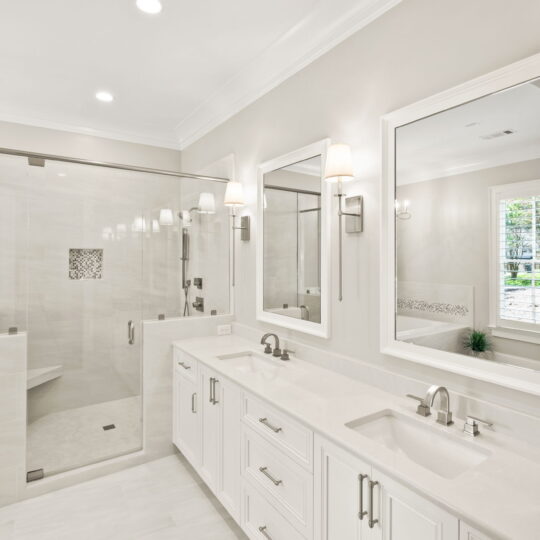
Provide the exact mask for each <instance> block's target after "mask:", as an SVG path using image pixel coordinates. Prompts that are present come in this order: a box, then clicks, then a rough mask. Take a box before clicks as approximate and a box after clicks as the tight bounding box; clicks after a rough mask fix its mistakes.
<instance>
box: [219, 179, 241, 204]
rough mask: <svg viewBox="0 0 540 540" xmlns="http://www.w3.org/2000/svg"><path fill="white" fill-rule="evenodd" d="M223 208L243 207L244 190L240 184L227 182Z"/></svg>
mask: <svg viewBox="0 0 540 540" xmlns="http://www.w3.org/2000/svg"><path fill="white" fill-rule="evenodd" d="M224 204H225V206H244V204H246V203H245V200H244V190H243V189H242V184H241V183H240V182H229V183H228V184H227V189H226V190H225V201H224Z"/></svg>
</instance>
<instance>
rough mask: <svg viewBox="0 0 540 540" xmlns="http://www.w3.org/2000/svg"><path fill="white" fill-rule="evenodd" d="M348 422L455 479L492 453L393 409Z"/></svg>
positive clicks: (396, 450) (393, 448) (438, 473)
mask: <svg viewBox="0 0 540 540" xmlns="http://www.w3.org/2000/svg"><path fill="white" fill-rule="evenodd" d="M428 421H429V420H426V421H425V422H428ZM345 425H346V426H347V427H348V428H350V429H352V430H354V431H356V432H357V433H360V434H361V435H363V436H364V437H367V438H368V439H371V440H373V441H376V442H378V443H380V444H382V445H384V446H385V447H386V448H388V449H389V450H392V451H393V452H395V453H396V454H400V455H403V456H406V457H407V458H408V459H410V460H411V461H413V462H414V463H416V464H418V465H420V466H422V467H424V468H425V469H428V470H430V471H431V472H433V473H435V474H437V475H439V476H441V477H443V478H456V477H457V476H459V475H460V474H462V473H463V472H465V471H467V470H469V469H471V468H472V467H475V466H476V465H479V464H480V463H482V462H483V461H484V460H485V459H487V458H488V457H489V456H490V455H491V454H490V452H489V451H487V450H484V449H483V448H479V447H476V446H475V445H474V444H473V443H472V442H469V441H463V440H461V439H458V438H456V437H455V436H453V435H452V434H449V433H444V432H442V431H440V427H439V426H437V425H429V424H427V423H426V424H424V422H422V421H418V420H415V419H413V418H409V417H408V416H406V415H404V414H401V413H398V412H397V411H393V410H391V409H386V410H383V411H379V412H377V413H375V414H372V415H370V416H365V417H363V418H359V419H357V420H353V421H352V422H349V423H347V424H345Z"/></svg>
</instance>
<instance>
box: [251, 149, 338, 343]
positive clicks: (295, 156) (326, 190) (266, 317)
mask: <svg viewBox="0 0 540 540" xmlns="http://www.w3.org/2000/svg"><path fill="white" fill-rule="evenodd" d="M329 144H330V140H329V139H323V140H322V141H318V142H316V143H313V144H310V145H308V146H304V147H303V148H300V149H298V150H295V151H294V152H290V153H288V154H285V155H283V156H279V157H277V158H274V159H271V160H269V161H265V162H264V163H263V164H261V165H260V166H259V175H258V182H257V196H258V202H257V216H258V217H257V269H256V273H257V320H259V321H263V322H267V323H271V324H275V325H277V326H282V327H284V328H289V329H291V330H297V331H298V332H304V333H306V334H311V335H314V336H319V337H323V338H328V336H329V334H330V325H329V321H330V313H329V311H330V304H329V298H330V225H331V222H330V211H331V198H330V185H329V184H328V182H325V181H324V178H323V175H324V164H325V162H326V150H327V148H328V146H329ZM318 155H320V156H321V322H320V323H315V322H312V321H305V320H302V319H296V318H294V317H287V316H285V315H278V314H276V313H270V312H268V311H264V309H263V300H264V175H265V174H266V173H269V172H271V171H275V170H276V169H281V168H283V167H286V166H287V165H292V164H293V163H298V162H299V161H304V160H306V159H309V158H312V157H315V156H318Z"/></svg>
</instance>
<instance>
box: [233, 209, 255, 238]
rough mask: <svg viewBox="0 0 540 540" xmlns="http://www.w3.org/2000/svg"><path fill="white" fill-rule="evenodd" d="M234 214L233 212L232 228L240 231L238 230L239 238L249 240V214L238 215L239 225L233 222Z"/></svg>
mask: <svg viewBox="0 0 540 540" xmlns="http://www.w3.org/2000/svg"><path fill="white" fill-rule="evenodd" d="M235 218H236V216H235V215H234V214H233V230H236V231H241V232H240V240H243V241H244V242H249V240H250V238H251V237H250V233H251V221H250V218H249V216H241V217H240V227H236V226H235V224H234V222H235Z"/></svg>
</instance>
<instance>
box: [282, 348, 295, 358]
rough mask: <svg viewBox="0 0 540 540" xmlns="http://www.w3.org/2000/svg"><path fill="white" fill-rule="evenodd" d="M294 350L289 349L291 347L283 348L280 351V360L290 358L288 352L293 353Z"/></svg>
mask: <svg viewBox="0 0 540 540" xmlns="http://www.w3.org/2000/svg"><path fill="white" fill-rule="evenodd" d="M295 352H296V351H291V349H283V351H282V352H281V359H282V360H290V357H289V353H291V354H295Z"/></svg>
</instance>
